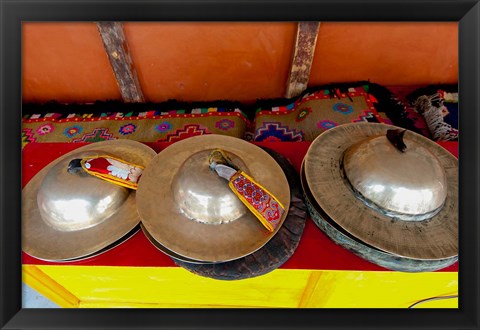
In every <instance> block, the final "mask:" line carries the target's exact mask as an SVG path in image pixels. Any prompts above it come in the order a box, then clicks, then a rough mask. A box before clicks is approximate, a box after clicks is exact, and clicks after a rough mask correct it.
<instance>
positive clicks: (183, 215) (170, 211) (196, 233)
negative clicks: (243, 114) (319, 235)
mask: <svg viewBox="0 0 480 330" xmlns="http://www.w3.org/2000/svg"><path fill="white" fill-rule="evenodd" d="M217 148H218V149H221V150H223V151H224V152H225V154H227V156H228V157H229V158H230V159H231V161H232V162H233V164H234V165H235V166H236V167H237V168H239V169H241V170H242V171H244V172H245V173H247V174H248V175H250V176H251V177H253V178H255V179H256V180H258V182H261V184H262V185H263V186H264V187H268V190H269V191H271V193H272V194H273V195H274V196H275V197H276V198H278V200H279V201H280V202H281V203H282V204H283V205H284V206H285V209H286V210H287V211H288V207H289V205H290V189H289V184H288V181H287V178H286V176H285V174H284V172H283V170H282V168H281V167H280V166H279V165H278V163H277V162H276V161H275V160H274V159H273V158H272V157H271V156H270V155H269V154H268V153H266V152H265V151H264V150H262V149H261V148H259V147H257V146H255V145H253V144H251V143H249V142H247V141H243V140H240V139H237V138H232V137H229V136H224V135H214V134H212V135H203V136H198V137H192V138H188V139H185V140H182V141H179V142H176V143H174V144H172V145H170V146H169V147H167V148H166V149H164V150H162V152H160V153H159V154H158V155H157V156H155V158H154V159H153V160H152V162H151V163H150V165H149V166H148V167H147V168H146V169H145V171H144V173H143V174H142V179H141V181H140V183H139V186H138V190H137V206H138V211H139V214H140V217H141V219H142V228H143V229H144V232H145V233H146V235H147V237H148V238H149V239H150V241H151V242H152V243H153V244H154V245H155V246H156V247H157V248H158V249H160V250H161V251H163V252H164V253H166V254H168V255H170V256H171V257H172V258H175V259H177V260H180V261H183V262H190V263H200V264H201V263H221V262H228V261H231V260H236V259H239V258H242V257H245V256H247V255H249V254H252V253H254V252H255V251H257V250H259V249H260V248H262V247H263V246H264V245H265V244H266V243H267V242H268V241H270V240H271V239H272V238H273V237H274V235H275V234H276V233H277V232H278V231H279V230H280V228H281V226H282V224H283V222H284V220H285V218H286V216H287V212H285V213H284V214H283V215H282V217H281V219H280V223H279V225H278V226H277V227H276V228H275V230H273V231H272V232H269V231H267V230H266V229H265V228H264V227H263V225H262V224H261V223H260V221H258V219H256V218H255V216H254V214H253V213H252V212H251V211H250V210H249V209H248V208H247V206H245V205H244V203H242V202H241V201H240V199H239V198H238V197H237V196H236V195H234V193H233V192H232V191H231V189H230V188H229V186H228V184H227V181H226V180H225V179H223V178H221V177H219V176H218V175H217V174H216V173H215V172H214V171H212V170H211V169H210V167H209V163H208V158H209V154H210V153H211V152H212V150H213V149H217Z"/></svg>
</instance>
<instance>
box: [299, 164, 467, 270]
mask: <svg viewBox="0 0 480 330" xmlns="http://www.w3.org/2000/svg"><path fill="white" fill-rule="evenodd" d="M300 179H301V184H302V190H303V193H304V198H305V203H306V205H307V209H308V213H309V214H310V216H311V218H312V220H313V222H314V223H315V224H316V225H317V227H319V228H320V230H322V231H323V232H324V233H325V234H326V235H327V236H328V237H329V238H330V239H331V240H332V241H334V242H335V243H336V244H338V245H340V246H342V247H343V248H345V249H347V250H348V251H350V252H352V253H354V254H355V255H357V256H359V257H361V258H363V259H365V260H367V261H369V262H372V263H374V264H377V265H379V266H382V267H384V268H387V269H390V270H395V271H401V272H410V273H414V272H415V273H416V272H433V271H436V270H439V269H442V268H445V267H448V266H450V265H452V264H454V263H455V262H457V261H458V256H453V257H447V258H443V259H434V260H430V259H415V258H409V257H403V256H399V255H397V254H392V253H389V252H386V251H382V250H379V249H377V248H375V247H373V246H370V245H368V244H366V243H365V242H363V241H361V240H359V239H358V238H357V237H354V236H352V235H351V234H350V233H348V232H346V231H345V230H343V228H342V227H340V226H339V225H338V224H337V223H336V222H335V221H333V220H332V219H330V218H329V217H328V216H327V215H326V214H325V212H324V211H323V210H322V209H321V208H320V207H319V206H318V203H317V202H316V201H315V199H314V197H313V196H312V193H311V191H310V189H309V187H308V184H307V179H306V177H305V166H304V162H303V163H302V166H301V169H300Z"/></svg>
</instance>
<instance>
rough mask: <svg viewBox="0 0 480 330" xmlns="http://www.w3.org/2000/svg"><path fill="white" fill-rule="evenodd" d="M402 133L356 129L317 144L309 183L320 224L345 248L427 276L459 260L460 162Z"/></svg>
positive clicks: (377, 127)
mask: <svg viewBox="0 0 480 330" xmlns="http://www.w3.org/2000/svg"><path fill="white" fill-rule="evenodd" d="M394 131H396V132H399V131H400V128H399V127H394V126H391V125H385V124H373V123H354V124H346V125H342V126H339V127H335V128H333V129H330V130H328V131H326V132H324V133H323V134H321V135H320V136H319V137H317V139H316V140H315V141H313V142H312V144H311V146H310V148H309V150H308V151H307V154H306V156H305V159H304V161H303V165H302V173H301V179H302V185H303V188H304V192H305V196H306V202H307V205H308V206H309V211H310V213H311V215H312V218H313V219H314V221H315V222H316V224H317V225H318V226H319V227H320V228H321V229H322V230H323V231H324V232H326V233H327V235H328V236H330V238H332V239H333V240H334V241H336V242H337V243H338V244H340V245H343V246H344V247H346V248H348V249H349V250H352V251H354V252H356V253H357V254H359V255H360V256H362V257H364V258H365V259H367V260H369V261H372V262H376V263H378V264H380V265H382V266H384V267H387V268H390V269H394V270H404V271H421V270H434V269H439V268H443V267H445V266H448V265H450V264H452V263H453V262H455V261H456V260H457V258H458V160H457V159H456V158H455V157H454V156H453V155H451V154H450V153H449V152H448V151H447V150H445V149H444V148H442V147H440V146H439V145H438V144H436V143H435V142H433V141H431V140H429V139H427V138H425V137H423V136H421V135H419V134H416V133H414V132H411V131H406V132H403V133H402V134H404V136H403V141H402V142H403V143H404V144H405V145H406V149H405V150H403V151H401V150H399V149H398V148H397V147H396V145H395V143H392V142H391V141H389V139H388V138H387V133H388V134H390V133H391V132H394Z"/></svg>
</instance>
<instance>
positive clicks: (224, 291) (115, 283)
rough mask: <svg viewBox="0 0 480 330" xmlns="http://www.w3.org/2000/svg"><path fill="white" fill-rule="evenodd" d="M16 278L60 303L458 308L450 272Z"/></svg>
mask: <svg viewBox="0 0 480 330" xmlns="http://www.w3.org/2000/svg"><path fill="white" fill-rule="evenodd" d="M23 274H24V281H25V283H26V284H28V285H30V286H31V287H33V288H34V289H36V290H37V291H38V292H40V293H41V294H43V295H45V296H46V297H48V298H49V299H51V300H52V301H54V302H55V303H57V304H58V305H60V306H62V307H81V308H84V307H87V308H107V307H114V308H122V307H123V308H164V307H168V308H170V307H171V308H197V307H202V308H205V307H206V308H239V307H253V308H255V307H260V308H264V307H267V308H270V307H274V308H283V307H286V308H297V307H300V308H407V307H410V306H412V305H414V304H415V303H417V302H419V301H423V300H425V301H424V302H422V303H419V304H417V305H415V308H423V307H428V308H458V299H455V298H453V299H447V298H445V299H436V300H435V299H432V300H426V299H429V298H432V297H447V296H455V295H457V294H458V274H457V273H456V272H434V273H401V272H389V271H380V272H375V271H334V270H294V269H277V270H275V271H273V272H271V273H268V274H266V275H263V276H259V277H255V278H251V279H245V280H238V281H221V280H214V279H210V278H206V277H202V276H198V275H195V274H192V273H190V272H188V271H187V270H185V269H183V268H180V267H104V266H33V265H24V266H23Z"/></svg>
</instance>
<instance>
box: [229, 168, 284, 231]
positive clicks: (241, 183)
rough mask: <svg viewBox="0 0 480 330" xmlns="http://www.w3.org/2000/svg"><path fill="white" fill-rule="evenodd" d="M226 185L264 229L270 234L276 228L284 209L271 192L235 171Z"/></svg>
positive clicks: (242, 173) (240, 172) (244, 174)
mask: <svg viewBox="0 0 480 330" xmlns="http://www.w3.org/2000/svg"><path fill="white" fill-rule="evenodd" d="M228 185H229V187H230V189H231V190H232V191H233V193H234V194H235V195H236V196H237V197H238V198H239V199H240V200H241V201H242V202H243V204H245V206H247V207H248V209H249V210H250V211H252V213H253V214H254V215H255V216H256V217H257V218H258V220H260V222H261V223H262V224H263V225H264V226H265V228H267V229H268V230H269V231H271V232H273V231H274V230H275V228H277V226H278V225H279V224H280V220H281V219H282V215H283V213H284V212H285V207H284V206H283V205H282V203H281V202H280V201H279V200H278V199H276V198H275V196H273V194H272V193H271V192H269V191H268V190H267V189H265V188H264V187H262V186H261V185H260V184H258V183H257V182H256V181H255V180H254V179H253V178H251V177H250V176H248V175H247V174H246V173H244V172H242V171H237V173H235V174H234V175H233V176H232V177H231V178H230V181H229V183H228Z"/></svg>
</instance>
